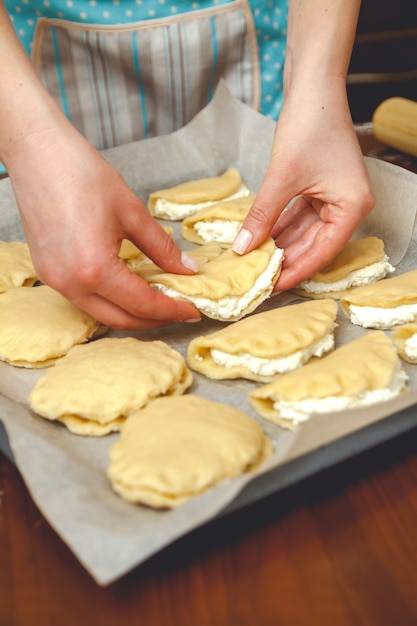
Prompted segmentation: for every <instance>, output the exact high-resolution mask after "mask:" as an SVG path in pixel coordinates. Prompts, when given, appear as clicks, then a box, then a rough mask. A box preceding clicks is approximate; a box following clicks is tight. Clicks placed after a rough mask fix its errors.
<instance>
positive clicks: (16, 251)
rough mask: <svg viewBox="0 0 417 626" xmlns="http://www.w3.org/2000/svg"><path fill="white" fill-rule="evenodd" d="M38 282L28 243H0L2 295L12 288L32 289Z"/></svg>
mask: <svg viewBox="0 0 417 626" xmlns="http://www.w3.org/2000/svg"><path fill="white" fill-rule="evenodd" d="M36 280H37V278H36V272H35V268H34V267H33V263H32V259H31V256H30V252H29V246H28V245H27V243H24V242H21V241H0V293H4V292H5V291H7V290H8V289H11V288H12V287H23V286H24V287H31V286H32V285H33V284H34V283H35V282H36Z"/></svg>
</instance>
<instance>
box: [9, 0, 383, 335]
mask: <svg viewBox="0 0 417 626" xmlns="http://www.w3.org/2000/svg"><path fill="white" fill-rule="evenodd" d="M46 4H47V5H48V7H47V9H48V16H49V17H48V16H47V19H40V18H42V17H44V16H43V15H42V14H40V12H39V11H38V10H37V9H36V8H35V9H31V5H36V3H35V2H33V1H31V0H26V1H25V2H22V4H20V3H13V2H10V1H9V0H6V6H7V7H8V9H9V12H10V13H11V15H12V16H13V18H14V20H13V21H14V25H15V28H16V30H15V28H13V25H12V23H11V22H10V21H9V19H8V14H7V10H6V7H5V5H4V3H1V2H0V160H2V162H3V163H4V164H5V166H6V168H7V171H8V174H9V176H10V179H11V182H12V184H13V188H14V191H15V195H16V199H17V203H18V207H19V211H20V215H21V219H22V225H23V228H24V231H25V235H26V237H27V241H28V243H29V246H30V250H31V254H32V258H33V262H34V265H35V268H36V271H37V274H38V276H39V278H40V279H41V280H42V281H44V282H46V283H48V284H50V285H51V286H52V287H54V288H55V289H57V290H59V291H61V292H62V293H63V294H64V295H65V296H66V297H67V298H68V299H70V300H71V301H73V302H74V303H75V304H77V305H78V306H79V307H81V308H82V309H84V310H85V311H87V312H89V313H90V314H91V315H93V316H94V317H96V318H97V319H98V320H100V321H102V322H103V323H105V324H108V325H110V326H112V327H114V328H140V329H145V328H153V327H156V326H159V325H161V324H166V323H169V322H171V321H174V320H175V321H184V320H188V321H194V320H198V319H199V318H200V314H199V312H198V311H197V310H195V309H194V307H192V306H191V305H188V304H186V303H181V302H174V301H172V300H170V299H169V298H167V297H166V296H163V295H162V294H160V293H157V292H155V291H154V290H152V289H151V288H150V287H148V286H147V285H146V284H145V283H144V282H143V281H142V280H141V279H140V278H139V277H138V276H135V275H133V274H131V273H130V272H129V271H128V269H127V268H126V267H125V265H124V264H123V262H122V261H121V260H120V259H119V258H118V256H117V255H118V251H119V248H120V242H121V240H122V239H123V238H129V239H131V240H132V241H133V242H134V243H135V244H136V245H137V246H138V247H139V248H141V249H142V250H143V252H144V253H145V254H147V255H148V256H149V257H150V258H152V260H153V261H155V263H157V264H158V265H160V266H161V267H163V268H164V269H165V270H167V271H171V272H178V273H193V272H195V271H196V270H197V269H198V268H196V267H195V264H194V262H193V260H192V259H190V257H189V256H188V255H186V254H184V253H181V251H180V250H179V249H178V248H177V246H176V245H175V244H174V242H173V241H172V239H171V238H169V237H168V236H167V235H166V233H165V232H164V231H163V229H162V228H161V227H160V226H159V225H158V224H157V223H156V222H155V221H154V220H153V219H152V218H151V217H150V216H149V214H148V212H147V210H146V207H145V206H144V205H143V203H142V202H141V201H140V200H139V199H138V198H137V197H136V196H134V194H133V193H132V192H131V191H130V190H129V189H128V188H127V187H126V185H125V183H124V181H123V180H122V178H121V177H120V175H119V174H118V173H117V172H116V171H115V170H114V168H112V166H110V165H109V164H108V163H107V162H105V161H104V160H103V159H102V157H101V156H100V155H99V153H98V151H97V148H102V147H108V146H109V145H115V144H117V143H124V142H125V141H128V140H131V139H137V138H140V137H146V136H151V135H155V134H160V133H162V132H170V131H171V130H174V129H175V128H177V127H179V126H181V125H183V124H184V123H186V122H187V121H189V119H191V117H192V116H193V115H194V114H195V113H196V112H197V110H199V109H200V108H202V106H204V105H205V103H206V102H207V101H208V100H209V99H210V96H211V94H212V92H213V90H214V88H215V85H216V81H217V80H218V79H219V77H220V76H223V77H224V78H225V79H226V80H227V82H228V84H229V85H231V86H232V90H234V92H235V94H236V95H237V96H238V97H240V98H241V99H242V100H244V101H245V102H247V103H248V104H250V105H252V106H254V107H259V108H260V109H261V111H262V112H263V113H265V114H269V115H272V116H274V117H277V116H278V122H277V126H276V133H275V139H274V144H273V150H272V154H271V160H270V165H269V168H268V171H267V173H266V175H265V178H264V181H263V184H262V186H261V188H260V190H259V193H258V194H257V197H256V200H255V203H254V205H253V207H252V209H251V211H250V213H249V215H248V217H247V219H246V221H245V223H244V224H243V227H242V229H241V231H240V233H239V234H238V236H237V238H236V241H235V243H234V249H235V251H236V252H238V253H239V254H244V253H245V252H247V251H249V250H251V249H253V248H254V247H256V246H257V245H259V244H260V243H261V242H262V241H263V240H264V239H265V238H266V237H267V236H268V235H270V234H271V235H272V236H274V237H275V238H276V241H277V244H278V245H279V246H281V247H284V248H285V257H286V260H285V266H284V269H283V271H282V273H281V276H280V279H279V281H278V283H277V285H276V289H277V290H284V289H288V288H291V287H293V286H295V285H296V284H298V283H299V282H301V281H302V280H304V279H305V278H307V277H308V276H310V275H311V274H312V273H314V272H315V271H316V270H318V269H319V268H321V267H323V266H325V265H326V264H328V263H329V262H330V261H331V259H332V258H333V257H334V256H335V255H336V254H337V252H338V251H339V250H340V249H341V247H342V246H343V245H344V243H345V242H346V241H347V240H348V239H349V237H350V236H351V235H352V233H353V232H354V230H355V229H356V227H357V226H358V224H359V223H360V221H361V220H362V219H363V218H364V217H365V215H366V214H367V213H368V212H369V211H370V210H371V208H372V205H373V195H372V191H371V188H370V183H369V180H368V177H367V172H366V168H365V165H364V162H363V159H362V156H361V153H360V149H359V146H358V143H357V140H356V137H355V133H354V130H353V126H352V122H351V118H350V113H349V107H348V102H347V97H346V73H347V68H348V64H349V59H350V54H351V48H352V43H353V39H354V34H355V29H356V23H357V17H358V11H359V6H360V2H359V0H331V2H330V1H328V0H292V1H291V2H290V7H289V13H288V33H287V37H286V62H285V69H284V86H283V89H282V88H281V87H282V86H281V84H280V77H281V72H282V61H283V54H284V46H283V45H281V44H283V43H284V40H285V21H286V20H285V17H286V2H285V1H282V2H279V1H278V2H261V1H260V0H254V1H253V2H247V0H224V1H220V2H217V3H216V4H215V5H214V9H213V7H212V5H211V4H212V3H211V2H210V5H209V3H208V2H207V1H203V2H202V3H195V2H194V3H193V2H188V1H187V0H184V1H181V2H177V3H176V4H173V3H172V2H167V1H166V2H165V3H164V2H159V3H155V2H154V0H149V1H148V0H143V1H142V2H141V3H139V4H138V3H136V2H134V1H133V2H132V1H126V2H123V1H122V0H121V1H120V2H100V1H99V0H90V2H83V3H82V5H83V7H84V10H82V11H80V6H81V2H78V1H77V0H72V1H71V2H68V3H66V7H68V8H69V9H74V14H72V13H71V12H70V13H71V14H69V15H67V14H65V13H62V14H59V13H57V11H55V12H54V8H53V5H54V1H53V0H51V1H50V2H48V3H46ZM55 4H56V5H57V6H58V5H61V8H60V9H58V11H62V3H59V2H57V1H56V0H55ZM42 6H44V5H42ZM135 6H141V9H143V7H145V11H147V14H146V15H147V17H146V19H145V14H143V13H142V14H141V15H140V16H138V15H136V13H135V12H134V10H133V9H134V7H135ZM158 6H159V7H160V6H163V7H164V11H163V12H162V13H163V14H161V15H156V14H155V12H156V10H157V8H158ZM201 6H203V8H201ZM97 7H98V8H99V9H100V11H101V17H100V20H101V22H103V19H104V20H105V19H107V17H108V19H109V20H110V19H112V18H114V17H115V16H114V15H112V12H111V11H110V8H112V7H119V8H120V7H122V8H123V11H124V15H125V17H126V19H125V20H124V23H122V24H120V23H119V24H118V25H117V26H116V27H109V26H108V25H107V24H106V23H104V24H103V23H101V24H99V25H98V26H97V20H98V15H97V14H96V13H91V15H90V13H89V12H90V10H91V9H96V8H97ZM103 7H104V8H103ZM173 8H174V9H175V11H172V9H173ZM185 8H186V9H187V12H184V9H185ZM18 9H19V10H18ZM30 10H32V11H34V12H33V14H30V15H29V14H28V13H27V11H30ZM278 10H279V11H278ZM106 11H107V13H106ZM167 11H168V13H167ZM22 16H23V20H26V21H25V22H24V21H23V22H22V19H21V18H22ZM55 16H56V17H57V19H58V21H54V20H55ZM106 16H107V17H106ZM277 16H279V19H278V18H277ZM138 17H140V21H139V22H138V21H137V20H138ZM18 18H20V19H18ZM51 18H52V21H51ZM90 19H91V20H92V21H91V22H90ZM116 20H117V21H118V22H120V15H119V17H118V18H116ZM24 24H26V26H27V27H30V28H29V30H30V34H29V38H31V37H32V36H33V35H35V42H34V47H33V50H32V51H31V52H32V55H33V64H34V65H33V64H32V63H31V61H30V60H29V57H28V54H27V51H29V45H30V44H29V43H28V31H27V28H26V26H24ZM92 24H95V25H94V26H92ZM271 24H272V27H271ZM274 24H277V26H276V27H275V26H274ZM35 27H36V28H35ZM134 29H136V30H134ZM265 29H266V34H265ZM115 30H116V31H117V32H115ZM136 31H139V32H138V33H137V32H136ZM275 31H276V33H275ZM16 32H17V33H18V34H19V32H20V36H21V38H22V40H23V43H24V45H26V47H27V51H25V50H24V48H23V47H22V45H21V43H20V42H19V38H18V37H17V36H16ZM274 33H275V35H274ZM203 36H204V37H203ZM238 44H239V45H238ZM126 48H127V54H126ZM115 50H116V51H117V54H116V55H115V56H113V57H112V54H111V52H112V51H113V52H114V51H115ZM110 58H111V59H113V60H112V61H109V59H110ZM258 61H259V62H258ZM34 66H35V68H36V69H37V70H38V71H39V73H40V75H41V77H42V81H43V82H42V81H41V80H39V78H38V74H37V72H36V71H35V70H34ZM116 69H118V70H119V71H116ZM258 72H260V74H258ZM125 75H126V76H129V78H126V80H125V79H124V76H125ZM236 77H238V78H236ZM145 79H146V80H145ZM132 80H133V82H131V81H132ZM135 81H136V82H135ZM132 85H133V86H132ZM187 85H188V87H189V89H188V91H187V89H186V87H187ZM45 86H46V87H45ZM197 87H198V88H197ZM106 90H107V92H108V93H107V96H106ZM120 94H123V97H119V100H118V99H117V96H118V95H119V96H120ZM161 94H163V96H161ZM167 94H168V95H167ZM194 94H197V96H195V95H194ZM283 95H284V100H283ZM180 96H181V97H180ZM283 101H284V104H283V105H282V102H283ZM115 102H118V107H119V109H118V108H117V107H116V110H113V109H112V107H113V105H114V103H115ZM281 106H282V108H281ZM127 113H129V114H128V115H127ZM70 120H71V121H70ZM132 129H133V130H132ZM135 133H139V135H137V134H135ZM296 196H301V198H300V199H299V200H298V201H296V202H295V203H294V204H293V205H292V208H291V209H290V210H289V211H286V212H285V213H284V214H283V215H282V217H281V213H282V211H283V209H284V207H285V206H286V205H287V204H288V202H289V201H290V200H291V199H293V198H294V197H296ZM80 223H82V224H83V228H82V229H80V228H79V225H80Z"/></svg>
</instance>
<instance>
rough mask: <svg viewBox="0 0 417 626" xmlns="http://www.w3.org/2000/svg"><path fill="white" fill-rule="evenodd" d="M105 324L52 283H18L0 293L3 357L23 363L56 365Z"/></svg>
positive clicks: (18, 364) (0, 345) (0, 340)
mask: <svg viewBox="0 0 417 626" xmlns="http://www.w3.org/2000/svg"><path fill="white" fill-rule="evenodd" d="M102 329H103V327H102V326H101V325H100V324H99V322H97V321H96V320H95V319H93V318H92V317H91V316H90V315H88V314H87V313H84V311H81V309H79V308H78V307H76V306H75V305H74V304H72V303H71V302H69V301H68V300H67V299H66V298H64V296H62V295H61V294H60V293H58V292H57V291H55V290H54V289H52V288H51V287H48V286H47V285H40V286H39V287H14V288H13V289H9V290H8V291H6V292H5V293H3V294H0V360H2V361H6V362H7V363H11V364H12V365H15V366H19V367H28V368H37V367H47V366H50V365H52V364H53V363H54V362H55V360H56V359H58V358H60V357H62V356H64V355H65V354H66V353H67V352H68V350H70V348H72V347H73V346H74V345H76V344H78V343H83V342H84V341H87V340H88V339H90V338H91V337H93V336H94V335H96V333H98V332H102Z"/></svg>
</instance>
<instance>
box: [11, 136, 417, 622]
mask: <svg viewBox="0 0 417 626" xmlns="http://www.w3.org/2000/svg"><path fill="white" fill-rule="evenodd" d="M365 135H366V133H365V134H364V135H363V137H362V139H361V141H362V140H363V142H364V143H363V145H364V151H365V152H367V153H372V151H373V152H374V154H375V151H377V152H378V150H379V151H380V153H381V150H382V151H384V149H383V148H382V147H381V146H375V144H374V143H372V149H371V146H370V145H369V144H368V142H369V137H367V136H365ZM380 153H379V154H377V155H378V156H380ZM383 156H384V157H386V158H387V160H394V161H395V158H392V159H391V158H389V157H390V154H389V153H388V152H387V151H385V152H384V155H383ZM392 156H393V157H394V156H395V155H392ZM396 158H397V160H398V158H400V159H401V158H402V159H405V160H407V157H404V156H400V157H398V155H397V157H396ZM408 165H409V166H410V169H413V167H414V162H412V163H409V164H408ZM416 410H417V408H416ZM0 563H1V567H0V626H66V625H71V626H72V625H75V624H77V625H78V624H80V625H84V624H94V626H107V625H112V626H113V625H117V626H119V625H120V626H124V625H126V626H127V625H128V626H135V625H136V624H138V625H139V624H140V626H223V625H224V626H234V625H235V624H236V625H239V626H246V625H248V626H264V625H268V626H269V625H271V626H292V625H294V626H304V624H306V625H307V624H308V626H314V625H315V624H320V625H321V626H330V625H331V626H345V625H346V626H362V625H363V626H393V625H394V624H395V625H397V626H415V625H416V624H417V428H416V429H415V430H413V431H410V432H408V433H406V434H405V435H401V436H400V437H398V438H396V439H394V440H391V441H389V442H387V443H384V444H382V445H380V446H378V447H376V448H374V449H372V450H370V451H367V452H366V453H363V454H361V455H359V456H357V457H355V458H353V459H350V460H348V461H344V462H343V463H340V464H339V465H337V466H336V467H334V468H332V469H329V470H326V471H324V472H322V473H320V474H317V475H316V476H313V477H310V478H308V479H306V480H304V481H303V482H301V483H299V484H298V485H296V486H293V487H291V488H288V489H287V490H285V491H281V492H279V493H277V494H274V495H273V496H270V497H268V498H266V499H264V500H262V501H260V502H258V503H257V504H256V505H253V506H250V507H248V508H246V509H242V510H240V511H237V512H235V513H232V514H230V515H229V516H227V517H225V518H222V519H220V520H217V521H215V522H213V523H211V524H209V525H207V526H205V527H203V528H201V529H198V530H197V531H195V532H193V533H192V534H190V535H188V536H186V537H184V538H183V539H181V540H179V541H178V542H176V543H175V544H174V545H172V546H170V547H168V548H167V549H165V550H164V551H162V552H161V553H159V554H158V555H156V556H155V557H153V558H152V559H151V560H149V561H148V562H146V563H145V564H143V565H142V566H140V567H138V568H137V569H136V570H134V571H133V572H131V573H130V574H128V575H127V576H125V577H124V578H123V579H121V580H120V581H118V582H116V583H114V584H113V585H111V586H109V587H107V588H101V587H99V586H97V585H96V583H95V582H93V580H92V579H91V578H90V576H89V575H88V574H87V573H86V572H85V570H84V569H83V567H82V566H81V565H80V564H79V562H78V561H77V560H76V558H75V557H74V556H73V554H72V553H71V552H70V550H69V549H68V548H67V547H66V546H65V544H64V543H63V542H62V541H61V540H60V539H59V537H57V536H56V534H55V533H54V531H53V530H52V529H51V528H50V526H49V525H48V523H47V522H46V521H45V520H44V518H43V517H42V515H41V514H40V513H39V511H38V510H37V508H36V506H35V505H34V504H33V502H32V500H31V498H30V496H29V494H28V492H27V490H26V487H25V485H24V484H23V482H22V479H21V477H20V475H19V473H18V471H17V470H16V468H15V467H14V465H13V464H12V463H10V461H8V459H7V458H6V457H5V456H4V455H3V454H1V453H0Z"/></svg>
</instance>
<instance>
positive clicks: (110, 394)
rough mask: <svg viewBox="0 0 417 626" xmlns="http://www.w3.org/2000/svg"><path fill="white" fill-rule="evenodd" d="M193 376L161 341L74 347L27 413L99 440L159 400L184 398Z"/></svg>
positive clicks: (44, 380)
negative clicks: (168, 396)
mask: <svg viewBox="0 0 417 626" xmlns="http://www.w3.org/2000/svg"><path fill="white" fill-rule="evenodd" d="M191 383H192V374H191V372H190V370H189V369H188V368H187V366H186V364H185V361H184V358H183V357H182V355H181V354H180V353H179V352H177V351H176V350H173V349H172V348H171V347H170V346H168V345H167V344H166V343H164V342H162V341H140V340H139V339H135V338H134V337H123V338H120V337H104V338H102V339H98V340H97V341H94V342H92V343H89V344H85V345H81V346H75V347H74V348H73V349H72V350H70V352H69V353H68V354H67V355H66V356H65V357H63V358H62V359H61V360H60V361H58V362H57V363H56V364H55V366H54V367H52V368H50V369H48V370H47V371H46V373H45V374H44V375H43V376H42V377H41V378H40V379H39V380H38V382H37V383H36V384H35V386H34V388H33V389H32V391H31V393H30V395H29V404H30V406H31V408H32V409H33V410H34V411H35V412H36V413H38V414H39V415H41V416H42V417H44V418H46V419H49V420H56V421H58V422H62V423H63V424H65V426H67V428H68V429H69V430H70V431H72V432H73V433H76V434H79V435H91V436H101V435H106V434H107V433H110V432H112V431H118V430H120V428H121V426H122V424H123V422H124V421H125V420H126V417H127V416H128V415H130V414H131V413H133V412H134V411H138V410H139V409H141V408H143V407H145V406H146V405H147V404H148V403H149V402H150V401H152V400H154V399H155V398H157V397H158V396H165V395H175V394H181V393H183V392H184V391H185V390H186V389H187V388H188V387H189V386H190V385H191Z"/></svg>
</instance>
